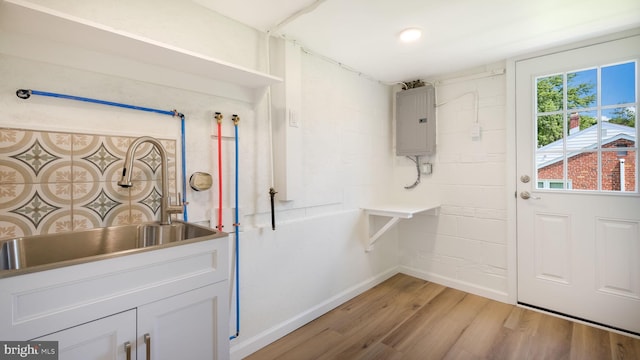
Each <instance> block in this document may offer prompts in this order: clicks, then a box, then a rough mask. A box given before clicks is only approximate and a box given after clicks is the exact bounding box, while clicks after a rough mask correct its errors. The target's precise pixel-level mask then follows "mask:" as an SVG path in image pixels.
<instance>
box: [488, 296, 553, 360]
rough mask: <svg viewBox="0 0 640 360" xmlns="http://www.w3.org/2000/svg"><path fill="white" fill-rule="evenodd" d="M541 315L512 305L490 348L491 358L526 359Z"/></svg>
mask: <svg viewBox="0 0 640 360" xmlns="http://www.w3.org/2000/svg"><path fill="white" fill-rule="evenodd" d="M542 317H543V315H542V314H541V313H539V312H535V311H531V310H527V309H522V308H518V307H515V306H514V307H513V310H512V311H511V313H510V314H509V317H508V318H507V321H505V325H504V327H503V328H502V330H501V331H500V332H499V333H498V335H497V337H496V340H495V341H494V343H493V346H492V348H491V350H490V354H491V357H490V358H493V359H528V358H529V353H530V351H531V346H532V338H533V335H534V333H535V332H536V330H537V329H538V324H539V323H540V319H541V318H542Z"/></svg>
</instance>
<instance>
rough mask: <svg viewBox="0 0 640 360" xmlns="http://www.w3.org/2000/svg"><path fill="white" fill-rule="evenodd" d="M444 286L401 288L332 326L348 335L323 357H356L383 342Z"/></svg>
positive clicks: (424, 285)
mask: <svg viewBox="0 0 640 360" xmlns="http://www.w3.org/2000/svg"><path fill="white" fill-rule="evenodd" d="M443 289H444V287H443V286H441V285H437V284H433V283H426V282H425V283H424V284H423V286H421V287H420V288H417V289H416V290H414V291H412V292H397V293H396V294H395V296H393V297H392V298H389V299H387V301H385V302H384V303H379V304H376V307H372V309H371V311H370V312H369V313H366V314H363V316H362V317H361V318H358V319H356V320H355V321H353V322H352V323H351V324H349V325H347V326H345V324H341V326H340V327H339V328H332V329H334V330H336V331H337V332H339V333H341V334H343V335H344V337H345V338H344V341H343V344H341V345H339V346H336V347H335V348H334V349H333V350H332V351H331V352H329V353H326V354H324V355H323V356H322V357H321V359H353V358H356V357H358V356H360V355H359V354H360V353H362V352H367V351H368V348H369V347H370V346H372V345H374V344H375V343H378V342H380V340H381V339H382V338H383V337H384V336H386V335H387V334H388V333H389V332H390V331H392V330H393V329H395V328H397V327H399V326H400V325H401V324H403V323H404V322H405V321H406V320H407V319H408V318H410V317H411V316H412V315H413V314H414V313H416V312H417V311H418V310H419V309H420V308H421V307H422V306H423V305H424V304H426V303H428V302H429V301H430V300H431V299H432V298H433V297H435V296H437V294H439V293H440V292H442V291H443Z"/></svg>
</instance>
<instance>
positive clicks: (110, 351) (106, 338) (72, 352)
mask: <svg viewBox="0 0 640 360" xmlns="http://www.w3.org/2000/svg"><path fill="white" fill-rule="evenodd" d="M33 340H41V341H57V342H58V355H59V357H58V358H59V359H60V360H87V359H117V360H134V359H136V354H135V341H136V311H135V309H134V310H129V311H125V312H122V313H119V314H115V315H112V316H108V317H106V318H103V319H100V320H95V321H92V322H89V323H86V324H84V325H79V326H75V327H72V328H70V329H67V330H62V331H58V332H56V333H53V334H50V335H47V336H42V337H39V338H35V339H33ZM127 345H128V348H127ZM127 351H128V352H129V357H127Z"/></svg>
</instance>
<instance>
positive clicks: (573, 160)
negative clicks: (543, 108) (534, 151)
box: [536, 119, 636, 191]
mask: <svg viewBox="0 0 640 360" xmlns="http://www.w3.org/2000/svg"><path fill="white" fill-rule="evenodd" d="M571 120H574V119H571ZM577 124H579V121H578V122H575V121H570V123H569V126H570V127H571V129H570V131H569V135H568V136H567V137H566V141H567V152H568V154H567V161H568V163H567V172H568V173H567V187H566V188H567V189H573V190H598V152H597V144H598V138H597V136H598V134H597V131H598V126H591V127H589V128H586V129H584V130H581V131H580V130H579V128H577V129H576V126H577ZM601 129H602V130H601V134H602V140H601V143H602V179H601V180H602V190H603V191H635V189H636V152H635V151H632V149H628V148H633V147H635V133H636V129H635V128H632V127H628V126H624V125H619V124H613V123H609V122H607V121H603V122H602V124H601ZM563 142H564V140H563V139H561V140H557V141H555V142H553V143H551V144H548V145H546V146H544V147H542V148H540V149H539V153H538V155H537V159H536V164H537V169H538V188H551V189H553V188H559V189H563V188H564V186H563V161H562V160H563V148H564V144H563ZM608 149H611V151H608ZM613 149H619V150H613ZM621 180H622V181H623V182H622V181H621Z"/></svg>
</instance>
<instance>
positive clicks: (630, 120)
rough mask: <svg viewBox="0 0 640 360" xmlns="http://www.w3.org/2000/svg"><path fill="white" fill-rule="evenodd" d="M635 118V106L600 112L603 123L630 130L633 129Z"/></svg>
mask: <svg viewBox="0 0 640 360" xmlns="http://www.w3.org/2000/svg"><path fill="white" fill-rule="evenodd" d="M637 116H638V115H637V113H636V107H635V106H630V107H624V108H615V109H606V110H602V120H603V121H608V122H610V123H613V124H618V125H624V126H628V127H631V128H635V126H636V119H637Z"/></svg>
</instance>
